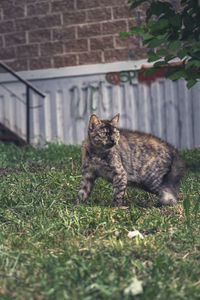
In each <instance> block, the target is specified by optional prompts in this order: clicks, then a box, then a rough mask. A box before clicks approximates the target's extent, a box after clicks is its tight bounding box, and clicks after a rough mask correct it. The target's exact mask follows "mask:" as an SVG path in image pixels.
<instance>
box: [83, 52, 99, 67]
mask: <svg viewBox="0 0 200 300" xmlns="http://www.w3.org/2000/svg"><path fill="white" fill-rule="evenodd" d="M101 62H102V53H101V51H98V52H97V51H93V52H89V53H81V54H79V64H80V65H87V64H97V63H101Z"/></svg>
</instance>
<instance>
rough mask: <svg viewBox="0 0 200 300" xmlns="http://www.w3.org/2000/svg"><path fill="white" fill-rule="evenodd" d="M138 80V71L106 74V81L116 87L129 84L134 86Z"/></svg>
mask: <svg viewBox="0 0 200 300" xmlns="http://www.w3.org/2000/svg"><path fill="white" fill-rule="evenodd" d="M136 78H137V71H133V70H132V71H121V72H109V73H107V74H106V80H107V81H108V82H109V83H111V84H114V85H119V84H120V83H129V84H130V85H133V83H134V81H135V79H136Z"/></svg>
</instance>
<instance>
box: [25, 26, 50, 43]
mask: <svg viewBox="0 0 200 300" xmlns="http://www.w3.org/2000/svg"><path fill="white" fill-rule="evenodd" d="M28 39H29V42H30V43H44V42H50V40H51V31H50V30H49V29H44V30H43V29H41V30H34V31H29V32H28Z"/></svg>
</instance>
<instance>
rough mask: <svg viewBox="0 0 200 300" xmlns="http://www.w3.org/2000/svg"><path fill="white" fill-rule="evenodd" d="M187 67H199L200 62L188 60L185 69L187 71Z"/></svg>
mask: <svg viewBox="0 0 200 300" xmlns="http://www.w3.org/2000/svg"><path fill="white" fill-rule="evenodd" d="M189 67H200V60H193V59H191V60H189V61H188V63H187V64H186V69H188V68H189Z"/></svg>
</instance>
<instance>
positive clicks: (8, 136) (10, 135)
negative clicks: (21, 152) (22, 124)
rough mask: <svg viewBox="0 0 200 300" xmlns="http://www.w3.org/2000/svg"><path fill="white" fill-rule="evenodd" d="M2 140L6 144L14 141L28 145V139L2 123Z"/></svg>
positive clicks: (17, 143) (20, 144) (0, 137)
mask: <svg viewBox="0 0 200 300" xmlns="http://www.w3.org/2000/svg"><path fill="white" fill-rule="evenodd" d="M0 141H1V142H3V143H6V144H9V143H14V144H16V145H17V146H24V145H26V141H24V140H23V139H22V138H20V137H19V136H18V135H17V134H15V133H14V132H12V131H11V130H10V129H8V128H7V127H6V126H5V125H3V124H1V123H0Z"/></svg>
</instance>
